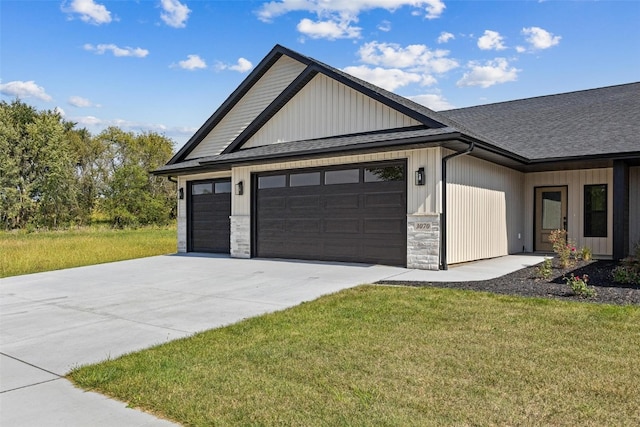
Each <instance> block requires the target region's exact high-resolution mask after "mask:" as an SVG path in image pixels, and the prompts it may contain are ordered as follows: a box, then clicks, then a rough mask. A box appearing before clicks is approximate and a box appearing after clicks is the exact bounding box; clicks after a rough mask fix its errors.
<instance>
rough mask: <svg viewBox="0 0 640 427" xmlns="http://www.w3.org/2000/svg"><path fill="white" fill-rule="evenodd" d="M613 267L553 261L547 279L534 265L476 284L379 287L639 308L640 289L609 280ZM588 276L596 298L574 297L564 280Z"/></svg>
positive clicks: (591, 262) (428, 283) (602, 263)
mask: <svg viewBox="0 0 640 427" xmlns="http://www.w3.org/2000/svg"><path fill="white" fill-rule="evenodd" d="M616 266H617V263H615V262H613V261H578V262H576V264H575V265H574V266H572V267H569V268H564V269H563V268H560V267H558V266H557V263H555V262H554V267H553V274H552V276H551V278H550V279H542V278H540V275H539V274H538V271H537V270H538V266H532V267H527V268H523V269H521V270H518V271H515V272H513V273H510V274H507V275H505V276H502V277H498V278H496V279H491V280H480V281H476V282H407V281H405V282H401V281H381V282H378V283H379V284H386V285H402V286H416V287H437V288H449V289H466V290H473V291H486V292H493V293H496V294H505V295H519V296H525V297H542V298H556V299H561V300H573V301H583V302H584V301H589V302H596V303H602V304H617V305H625V304H634V305H640V286H637V285H626V284H621V283H617V282H614V281H613V277H612V275H611V272H612V270H613V269H614V268H615V267H616ZM572 273H573V275H574V276H580V277H582V276H584V275H585V274H587V275H588V276H589V281H588V285H589V286H593V288H594V289H595V291H596V293H597V295H596V296H595V297H592V298H585V297H581V296H579V295H575V294H574V293H573V291H572V290H571V287H570V286H569V285H568V284H567V283H566V281H565V280H564V277H569V276H571V274H572Z"/></svg>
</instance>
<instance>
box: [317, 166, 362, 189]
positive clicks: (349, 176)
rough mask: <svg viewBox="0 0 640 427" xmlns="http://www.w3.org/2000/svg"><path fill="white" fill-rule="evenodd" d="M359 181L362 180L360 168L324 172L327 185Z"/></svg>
mask: <svg viewBox="0 0 640 427" xmlns="http://www.w3.org/2000/svg"><path fill="white" fill-rule="evenodd" d="M358 182H360V169H343V170H337V171H326V172H325V173H324V183H325V184H326V185H332V184H357V183H358Z"/></svg>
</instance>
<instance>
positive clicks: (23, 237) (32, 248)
mask: <svg viewBox="0 0 640 427" xmlns="http://www.w3.org/2000/svg"><path fill="white" fill-rule="evenodd" d="M175 251H176V229H175V227H169V228H140V229H137V230H113V229H109V228H84V229H78V230H66V231H47V232H37V233H25V232H0V277H8V276H17V275H20V274H28V273H38V272H41V271H50V270H59V269H62V268H69V267H79V266H83V265H92V264H100V263H104V262H112V261H121V260H125V259H133V258H142V257H147V256H152V255H161V254H167V253H173V252H175Z"/></svg>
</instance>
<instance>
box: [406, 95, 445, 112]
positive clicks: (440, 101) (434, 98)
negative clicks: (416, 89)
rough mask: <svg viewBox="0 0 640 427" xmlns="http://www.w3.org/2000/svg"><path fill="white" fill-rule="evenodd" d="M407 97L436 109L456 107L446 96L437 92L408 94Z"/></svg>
mask: <svg viewBox="0 0 640 427" xmlns="http://www.w3.org/2000/svg"><path fill="white" fill-rule="evenodd" d="M407 98H409V99H410V100H412V101H414V102H417V103H418V104H422V105H424V106H425V107H427V108H431V109H432V110H435V111H443V110H451V109H452V108H455V106H453V105H452V104H450V103H449V101H447V100H446V98H445V97H443V96H442V95H440V94H436V93H426V94H424V95H415V96H408V97H407Z"/></svg>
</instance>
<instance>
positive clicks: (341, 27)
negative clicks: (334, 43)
mask: <svg viewBox="0 0 640 427" xmlns="http://www.w3.org/2000/svg"><path fill="white" fill-rule="evenodd" d="M351 22H352V21H351V20H350V19H345V20H329V21H317V22H313V21H312V20H311V19H307V18H304V19H303V20H301V21H300V22H299V23H298V26H297V27H296V28H297V29H298V31H299V32H301V33H302V34H304V35H306V36H309V37H311V38H312V39H328V40H335V39H353V38H359V37H360V31H361V30H362V28H360V27H352V26H351Z"/></svg>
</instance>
